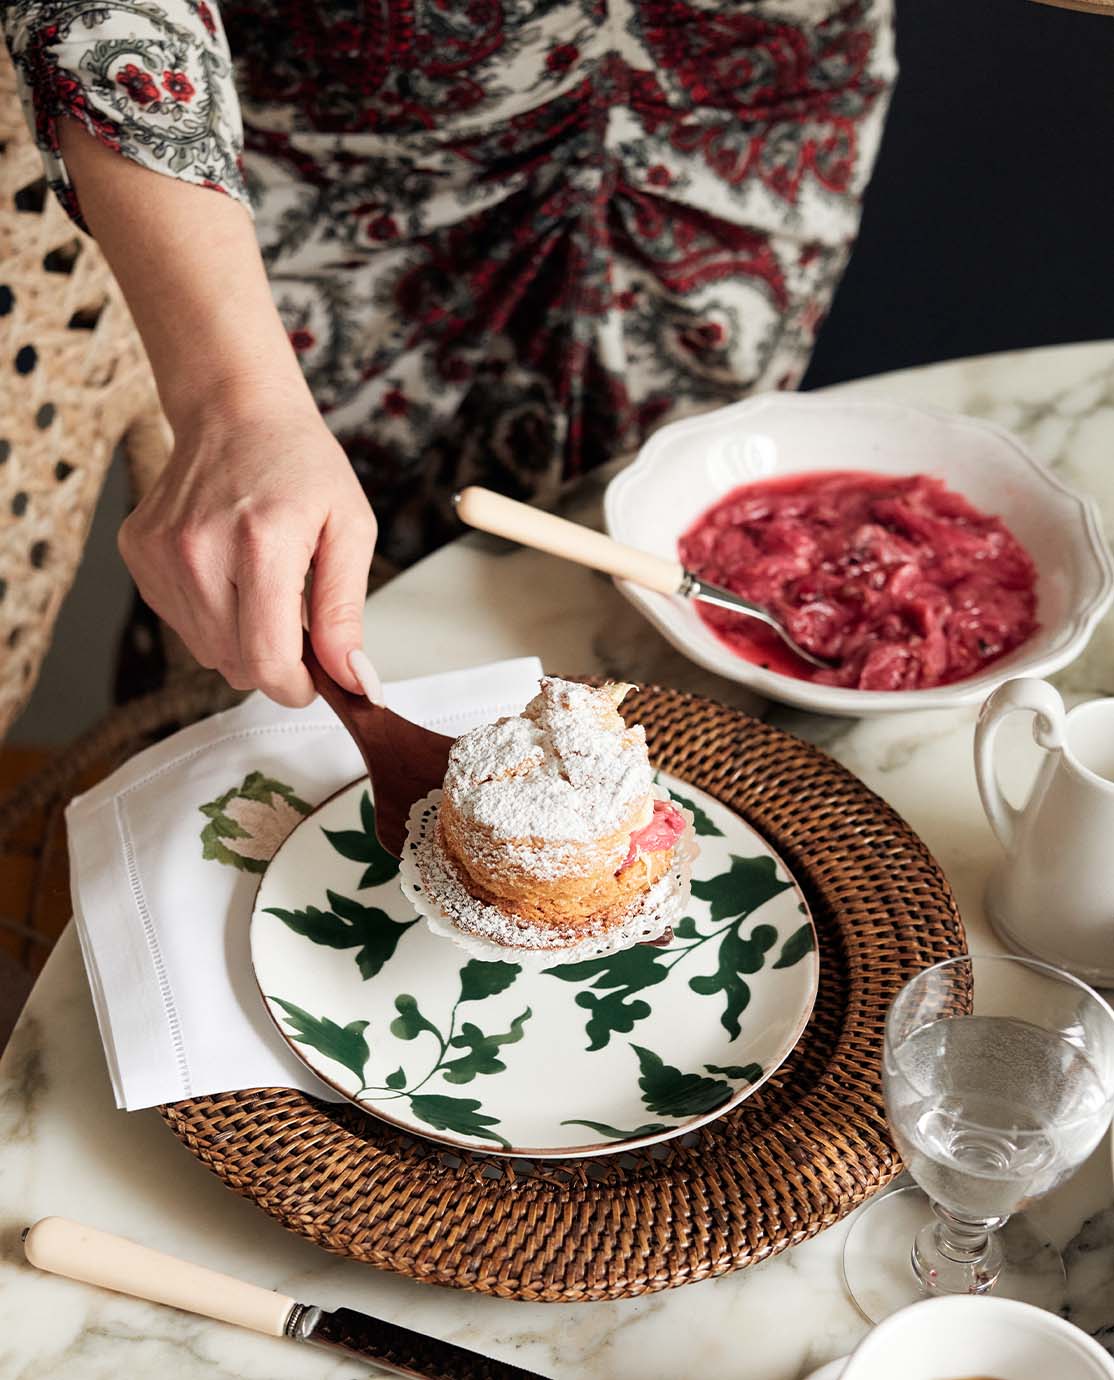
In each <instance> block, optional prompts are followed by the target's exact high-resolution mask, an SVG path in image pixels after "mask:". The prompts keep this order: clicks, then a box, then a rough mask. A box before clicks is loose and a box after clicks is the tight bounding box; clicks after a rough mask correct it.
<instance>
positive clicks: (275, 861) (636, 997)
mask: <svg viewBox="0 0 1114 1380" xmlns="http://www.w3.org/2000/svg"><path fill="white" fill-rule="evenodd" d="M659 779H660V781H661V784H662V785H663V786H664V787H665V788H666V789H667V790H669V789H672V788H674V787H675V789H676V798H677V801H678V803H679V804H680V805H682V806H683V807H684V808H685V809H687V810H689V812H690V813H691V814H693V816H694V817H695V821H696V829H697V833H698V835H699V841H700V855H699V857H698V858H697V859H696V861H695V863H694V864H693V894H692V897H691V898H690V902H689V905H688V907H686V914H685V916H684V917H683V918H682V919H681V920H679V921H678V922H677V924H676V925H675V927H674V935H673V941H672V943H671V944H670V945H669V947H668V948H663V949H649V948H646V947H643V946H637V947H635V948H629V949H626V950H624V951H622V952H621V953H613V954H605V955H603V956H601V957H598V958H588V959H582V960H581V961H580V962H573V963H568V962H565V961H563V958H562V955H560V954H558V953H555V954H553V955H552V962H551V963H550V964H549V966H548V967H546V968H544V969H541V970H538V969H536V968H533V967H531V968H527V967H526V964H525V962H524V961H522V960H521V959H520V958H519V954H518V951H516V950H512V949H508V950H505V951H504V957H503V958H501V959H495V960H492V959H482V958H481V959H477V958H475V957H468V955H467V954H465V953H463V952H462V951H461V949H460V948H458V947H457V945H456V943H454V942H453V941H452V940H451V939H446V938H444V937H442V935H440V934H438V933H435V932H434V931H433V930H432V929H430V928H429V927H427V926H426V925H424V924H418V923H417V918H418V916H417V912H416V911H415V909H414V907H413V906H412V905H411V903H410V902H409V900H407V898H406V897H405V896H404V894H403V891H402V889H401V887H400V885H399V876H398V872H399V867H398V863H397V861H396V860H395V859H393V858H391V857H390V856H389V855H388V854H386V853H384V852H383V850H382V848H381V847H380V846H379V843H378V841H377V840H376V838H375V815H374V809H373V806H372V803H371V800H370V797H369V795H368V791H367V781H366V780H363V781H355V782H353V783H352V785H351V786H348V787H347V788H345V789H344V790H342V791H340V792H339V793H338V794H337V795H335V796H333V797H332V798H331V799H330V800H327V801H325V802H324V804H322V805H320V806H319V807H318V808H317V809H316V810H314V811H313V813H312V814H308V815H306V816H305V817H304V818H303V819H302V820H301V821H300V822H299V823H298V825H297V826H296V827H295V828H294V830H293V831H292V832H291V833H290V834H289V836H288V837H287V838H286V840H285V842H284V843H283V844H282V846H281V847H280V848H279V850H278V852H277V853H276V854H275V856H274V857H273V858H272V859H271V861H270V863H269V864H268V867H267V871H266V873H265V874H264V875H263V877H262V879H261V881H260V884H259V891H258V893H257V895H256V899H255V907H254V911H253V914H252V921H251V958H252V966H253V969H254V971H255V976H256V979H257V981H258V984H259V988H260V991H261V993H262V994H263V998H264V1004H265V1006H266V1008H267V1011H268V1013H269V1015H270V1016H271V1018H272V1019H273V1020H274V1022H275V1026H276V1028H277V1029H278V1031H279V1033H280V1034H281V1035H282V1037H283V1038H284V1039H285V1040H286V1041H287V1043H288V1044H289V1046H290V1048H291V1050H292V1051H293V1052H294V1054H295V1055H296V1056H297V1057H298V1058H299V1059H301V1060H302V1062H303V1063H304V1064H306V1065H307V1066H308V1067H309V1068H311V1069H312V1070H313V1071H314V1072H315V1073H316V1074H317V1075H318V1076H319V1077H320V1078H321V1079H322V1080H323V1081H324V1082H326V1083H328V1084H330V1085H331V1086H332V1087H333V1088H335V1089H336V1091H337V1092H339V1093H341V1094H342V1095H343V1096H344V1097H346V1098H348V1100H349V1101H351V1102H354V1103H356V1105H357V1106H359V1107H362V1108H363V1109H364V1110H365V1111H367V1112H370V1113H371V1114H372V1115H374V1116H377V1117H380V1118H382V1119H383V1120H384V1121H388V1122H390V1123H391V1124H393V1125H395V1126H399V1127H401V1128H402V1129H403V1130H406V1131H409V1132H411V1133H413V1134H415V1135H420V1136H425V1137H428V1138H429V1139H431V1140H436V1141H440V1142H442V1143H443V1144H445V1145H449V1146H453V1147H464V1148H466V1149H469V1150H487V1151H492V1152H494V1153H497V1154H506V1155H517V1156H525V1157H527V1158H530V1159H534V1158H538V1157H541V1158H545V1159H568V1158H574V1157H579V1156H588V1155H607V1154H614V1153H615V1151H617V1150H627V1149H631V1148H633V1147H634V1146H637V1145H652V1144H654V1143H656V1142H657V1141H663V1140H669V1139H671V1138H672V1137H674V1136H679V1135H684V1134H685V1133H686V1132H688V1131H692V1130H695V1129H696V1128H697V1127H698V1126H702V1125H704V1123H705V1122H708V1121H711V1120H712V1119H713V1118H714V1117H717V1116H722V1115H723V1114H724V1113H726V1112H729V1111H731V1110H732V1109H733V1108H734V1107H737V1106H739V1105H740V1103H742V1102H744V1101H745V1100H746V1099H747V1098H748V1097H749V1096H750V1095H751V1093H753V1092H754V1091H755V1090H756V1089H757V1088H759V1087H761V1085H762V1084H763V1083H764V1082H765V1080H766V1079H767V1078H769V1077H770V1076H771V1075H772V1074H773V1073H774V1072H775V1070H777V1069H778V1068H779V1067H780V1066H781V1064H782V1063H784V1061H785V1060H786V1059H787V1058H788V1056H789V1054H790V1053H791V1052H792V1050H793V1049H794V1047H795V1046H796V1044H797V1041H798V1040H799V1039H800V1037H801V1035H802V1033H803V1031H804V1029H805V1026H806V1025H807V1024H808V1019H809V1016H810V1015H811V1013H812V1007H813V1003H814V1001H815V1000H816V991H817V987H818V984H819V980H820V959H819V954H818V952H817V947H816V932H815V930H814V929H813V925H812V920H811V917H810V916H809V913H808V908H807V905H806V903H805V900H804V897H803V895H802V894H801V892H800V890H799V888H798V887H797V885H796V883H795V882H794V880H793V878H792V876H791V875H790V874H789V873H788V871H787V870H786V869H785V867H784V864H782V863H781V861H780V860H779V859H778V858H777V856H776V855H775V854H774V853H773V851H772V850H771V848H770V846H769V844H767V843H766V841H765V840H764V839H763V838H761V836H760V835H758V834H757V833H756V832H755V831H754V830H753V829H751V827H750V826H749V825H748V824H747V823H746V821H745V820H744V819H742V818H741V817H740V816H739V815H737V814H735V813H734V811H732V810H729V809H728V808H727V806H725V805H722V804H720V802H719V801H717V800H713V799H712V797H711V796H708V795H705V794H704V792H703V791H700V790H697V789H696V787H694V786H690V785H688V784H687V783H686V782H681V781H674V780H672V778H670V777H666V776H662V777H660V778H659Z"/></svg>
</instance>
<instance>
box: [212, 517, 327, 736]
mask: <svg viewBox="0 0 1114 1380" xmlns="http://www.w3.org/2000/svg"><path fill="white" fill-rule="evenodd" d="M297 550H298V548H297V546H296V544H294V543H291V544H290V545H286V544H285V543H283V542H282V540H281V538H280V536H279V534H278V533H277V532H276V533H273V534H269V535H268V536H265V537H264V538H262V539H261V540H259V541H253V540H250V539H249V540H247V541H245V542H244V544H243V549H242V560H241V565H240V570H239V573H238V574H237V577H236V586H237V590H238V594H239V599H238V605H237V614H238V618H237V622H238V629H239V644H240V645H239V653H240V655H239V663H240V664H239V667H238V668H237V669H238V673H239V674H240V675H241V676H242V677H243V678H244V679H245V680H246V681H247V682H248V684H249V685H250V686H254V687H255V688H257V689H259V690H262V691H263V693H264V694H265V695H269V696H270V698H271V699H273V700H277V701H278V703H279V704H285V705H288V706H289V707H290V708H291V709H300V708H301V707H302V706H303V705H307V704H309V703H310V701H311V700H312V699H313V697H314V689H313V684H312V682H311V681H310V678H309V672H308V671H307V670H306V668H305V667H304V666H303V665H302V588H303V585H304V584H305V575H306V569H305V568H306V561H305V560H304V559H301V558H299V556H298V555H297ZM224 674H225V678H226V679H228V680H229V681H230V683H231V677H229V676H228V673H227V672H225V673H224Z"/></svg>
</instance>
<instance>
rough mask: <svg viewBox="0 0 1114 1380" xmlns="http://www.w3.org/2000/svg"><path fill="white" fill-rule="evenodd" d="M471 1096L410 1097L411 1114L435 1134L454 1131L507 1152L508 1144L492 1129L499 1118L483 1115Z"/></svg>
mask: <svg viewBox="0 0 1114 1380" xmlns="http://www.w3.org/2000/svg"><path fill="white" fill-rule="evenodd" d="M481 1105H482V1104H481V1103H479V1102H478V1101H477V1100H476V1099H475V1098H474V1097H446V1096H444V1095H443V1094H441V1093H415V1094H413V1096H412V1097H411V1098H410V1106H411V1108H412V1109H413V1112H414V1115H415V1116H416V1117H418V1118H420V1119H421V1120H422V1121H424V1122H425V1123H426V1125H427V1126H432V1127H433V1128H434V1130H436V1131H455V1132H456V1133H457V1134H458V1135H461V1136H475V1137H476V1138H477V1139H478V1140H493V1141H495V1142H497V1144H499V1145H502V1146H503V1147H504V1148H505V1149H508V1150H509V1149H510V1144H509V1142H508V1141H506V1140H504V1139H503V1137H502V1136H501V1135H499V1134H498V1133H497V1132H496V1131H492V1130H489V1129H488V1128H489V1127H491V1126H498V1125H499V1118H498V1117H495V1116H485V1115H484V1113H483V1112H481V1111H480V1106H481Z"/></svg>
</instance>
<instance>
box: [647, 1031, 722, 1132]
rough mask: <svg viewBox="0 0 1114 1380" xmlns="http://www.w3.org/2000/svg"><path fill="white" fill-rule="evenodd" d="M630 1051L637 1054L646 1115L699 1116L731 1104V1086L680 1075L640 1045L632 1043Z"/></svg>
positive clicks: (720, 1081)
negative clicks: (728, 1103)
mask: <svg viewBox="0 0 1114 1380" xmlns="http://www.w3.org/2000/svg"><path fill="white" fill-rule="evenodd" d="M631 1049H633V1050H634V1052H635V1054H637V1055H638V1063H639V1066H640V1068H641V1070H642V1076H641V1078H639V1080H638V1086H639V1087H640V1088H641V1089H642V1101H643V1103H644V1104H645V1106H646V1110H647V1111H648V1112H656V1113H657V1115H658V1116H673V1117H691V1116H702V1115H703V1114H704V1113H705V1112H714V1111H715V1110H716V1108H717V1107H722V1106H723V1105H724V1103H725V1102H728V1101H730V1099H731V1096H732V1093H733V1091H734V1089H733V1088H732V1087H731V1084H730V1083H724V1082H723V1081H722V1080H720V1079H718V1078H705V1077H703V1075H701V1074H699V1073H682V1072H681V1070H680V1069H675V1068H673V1067H672V1066H671V1065H670V1064H667V1063H665V1062H664V1060H663V1059H662V1058H661V1057H660V1056H659V1055H657V1054H655V1053H654V1051H653V1050H652V1049H644V1048H643V1047H642V1046H641V1045H634V1044H632V1045H631Z"/></svg>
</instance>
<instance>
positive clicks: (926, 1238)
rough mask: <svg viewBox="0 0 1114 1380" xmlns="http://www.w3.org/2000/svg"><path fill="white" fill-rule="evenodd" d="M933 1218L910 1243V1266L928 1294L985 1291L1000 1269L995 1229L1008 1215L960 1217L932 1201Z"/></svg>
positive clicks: (1000, 1255)
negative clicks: (911, 1264)
mask: <svg viewBox="0 0 1114 1380" xmlns="http://www.w3.org/2000/svg"><path fill="white" fill-rule="evenodd" d="M932 1211H933V1213H934V1215H935V1217H936V1221H935V1223H934V1224H933V1225H932V1226H929V1227H925V1228H924V1230H923V1231H922V1232H920V1233H919V1234H918V1236H917V1239H916V1241H915V1242H914V1244H913V1255H912V1263H913V1270H914V1273H915V1274H916V1276H917V1279H918V1281H919V1282H920V1285H921V1288H922V1289H923V1290H924V1291H925V1292H926V1293H928V1294H984V1293H986V1292H987V1291H988V1290H990V1289H992V1288H993V1287H994V1283H995V1281H996V1280H997V1278H998V1275H999V1274H1000V1273H1001V1269H1002V1248H1001V1245H1000V1244H999V1243H998V1241H997V1240H996V1239H995V1236H994V1233H995V1232H996V1231H997V1230H998V1228H999V1227H1001V1226H1002V1225H1003V1224H1004V1223H1005V1222H1006V1221H1007V1220H1008V1218H1007V1217H961V1216H959V1215H958V1214H957V1213H954V1212H950V1211H949V1210H948V1209H947V1208H946V1207H943V1206H941V1204H939V1203H933V1204H932Z"/></svg>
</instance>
